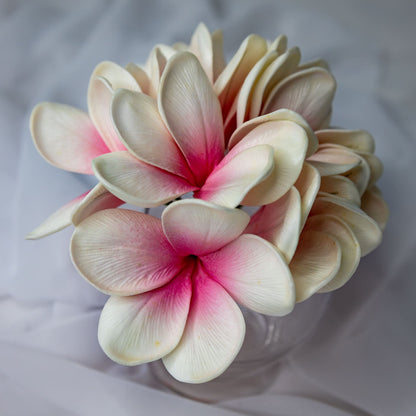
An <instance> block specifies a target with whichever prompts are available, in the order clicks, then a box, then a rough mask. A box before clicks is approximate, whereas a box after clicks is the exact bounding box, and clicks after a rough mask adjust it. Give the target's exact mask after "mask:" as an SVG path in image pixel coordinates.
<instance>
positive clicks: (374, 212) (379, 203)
mask: <svg viewBox="0 0 416 416" xmlns="http://www.w3.org/2000/svg"><path fill="white" fill-rule="evenodd" d="M361 209H362V210H363V211H364V212H365V213H366V214H367V215H369V216H370V217H371V218H373V220H375V221H376V222H377V224H378V225H379V227H380V228H381V229H382V230H384V229H385V228H386V224H387V220H388V218H389V207H388V206H387V204H386V202H385V201H384V199H383V197H382V195H381V193H380V191H379V189H378V188H377V187H376V186H373V187H372V188H371V189H369V190H368V191H366V192H364V194H363V197H362V199H361Z"/></svg>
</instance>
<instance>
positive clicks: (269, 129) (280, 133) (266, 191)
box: [227, 120, 308, 206]
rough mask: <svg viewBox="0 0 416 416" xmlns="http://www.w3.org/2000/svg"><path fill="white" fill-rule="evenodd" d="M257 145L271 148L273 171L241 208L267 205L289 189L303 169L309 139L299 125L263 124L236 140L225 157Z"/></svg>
mask: <svg viewBox="0 0 416 416" xmlns="http://www.w3.org/2000/svg"><path fill="white" fill-rule="evenodd" d="M260 144H268V145H270V146H272V147H273V149H274V168H273V170H272V172H271V173H270V175H269V176H268V177H267V178H266V179H265V180H264V181H262V182H261V183H259V184H258V185H257V186H255V187H254V188H253V189H252V190H251V191H249V193H248V194H247V195H246V197H245V198H244V200H243V201H242V204H243V205H251V206H260V205H266V204H270V203H272V202H274V201H276V200H277V199H278V198H280V197H281V196H283V195H284V194H285V193H286V192H287V191H288V190H289V189H290V188H291V187H292V185H293V184H294V183H295V182H296V180H297V178H298V176H299V174H300V172H301V170H302V166H303V161H304V158H305V154H306V150H307V147H308V137H307V134H306V132H305V130H304V129H303V128H302V127H301V126H299V125H298V124H296V123H293V122H291V121H287V120H284V121H269V122H264V123H262V124H260V125H258V126H256V127H255V128H254V129H252V130H251V131H250V132H249V133H248V134H247V135H246V136H245V137H244V139H242V140H241V141H239V142H238V143H237V144H236V145H235V146H234V147H233V148H232V149H231V150H230V152H229V153H228V155H227V157H228V158H231V157H233V156H234V155H235V154H236V153H239V152H241V151H243V150H245V149H248V148H250V147H253V146H257V145H260Z"/></svg>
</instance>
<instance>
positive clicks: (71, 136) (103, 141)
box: [26, 62, 141, 239]
mask: <svg viewBox="0 0 416 416" xmlns="http://www.w3.org/2000/svg"><path fill="white" fill-rule="evenodd" d="M117 88H127V89H129V90H132V91H141V89H140V87H139V85H138V84H137V82H136V81H135V79H134V78H133V77H132V76H131V75H130V73H129V72H128V71H127V70H125V69H124V68H122V67H120V66H118V65H117V64H115V63H112V62H102V63H100V64H99V65H97V67H96V68H95V70H94V72H93V74H92V76H91V79H90V83H89V87H88V110H89V114H86V113H85V112H83V111H81V110H79V109H77V108H74V107H71V106H67V105H63V104H58V103H48V102H44V103H40V104H38V105H37V106H36V107H35V108H34V109H33V112H32V115H31V118H30V129H31V133H32V137H33V141H34V143H35V146H36V148H37V150H38V151H39V153H40V154H41V155H42V156H43V157H44V159H46V161H47V162H49V163H51V164H52V165H54V166H56V167H58V168H60V169H64V170H67V171H70V172H76V173H82V174H87V175H91V174H93V171H92V165H91V162H92V160H93V159H94V158H95V157H97V156H99V155H102V154H104V153H108V152H114V151H119V150H124V149H125V148H124V146H123V144H122V143H121V142H120V140H119V139H118V137H117V134H116V132H115V130H114V127H113V126H112V121H111V117H110V102H111V98H112V95H113V92H114V90H115V89H117ZM122 203H123V201H120V200H119V199H118V198H116V197H115V196H114V195H112V194H110V193H109V192H108V191H107V190H106V189H105V188H104V187H103V186H102V185H101V184H98V185H97V186H96V187H95V188H94V189H93V190H91V191H89V192H86V193H84V194H82V195H80V196H78V197H76V198H75V199H73V200H72V201H70V202H69V203H67V204H66V205H64V206H63V207H62V208H60V209H59V210H58V211H56V212H55V213H54V214H52V215H51V216H50V217H49V218H48V219H47V220H46V221H44V222H43V223H42V224H41V225H40V226H39V227H37V228H36V229H35V230H33V231H32V232H31V233H30V234H28V235H27V236H26V238H28V239H35V238H40V237H44V236H46V235H49V234H51V233H54V232H56V231H59V230H61V229H62V228H65V227H66V226H68V225H70V224H71V223H72V222H75V223H78V222H80V221H81V220H82V219H83V218H84V217H85V216H86V215H89V214H91V213H93V212H95V211H97V210H99V209H104V208H112V207H116V206H119V205H120V204H122Z"/></svg>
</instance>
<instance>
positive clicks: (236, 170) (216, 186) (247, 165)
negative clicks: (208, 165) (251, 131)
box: [194, 145, 274, 208]
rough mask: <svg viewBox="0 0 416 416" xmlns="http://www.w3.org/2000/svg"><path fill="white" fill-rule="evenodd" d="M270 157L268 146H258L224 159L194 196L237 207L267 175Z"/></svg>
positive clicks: (271, 154)
mask: <svg viewBox="0 0 416 416" xmlns="http://www.w3.org/2000/svg"><path fill="white" fill-rule="evenodd" d="M273 153H274V152H273V148H272V147H271V146H269V145H259V146H253V147H251V148H248V149H246V150H243V151H242V152H240V153H237V155H234V157H232V158H227V157H226V158H224V159H223V162H221V163H220V164H219V165H218V166H217V167H216V168H215V169H214V171H213V172H212V173H211V175H210V176H209V177H208V179H207V180H206V182H205V184H204V185H203V186H202V188H201V189H200V190H199V191H197V192H195V194H194V196H195V197H196V198H201V199H204V200H206V201H210V202H212V203H214V204H218V205H221V206H224V207H228V208H234V207H236V206H237V205H238V204H240V202H241V201H242V200H243V198H244V197H245V196H246V194H247V192H249V191H250V189H252V188H253V187H254V186H256V185H257V184H258V183H260V182H261V181H263V180H264V179H265V178H266V177H267V176H268V175H269V174H270V172H271V171H272V169H273V164H274V159H273Z"/></svg>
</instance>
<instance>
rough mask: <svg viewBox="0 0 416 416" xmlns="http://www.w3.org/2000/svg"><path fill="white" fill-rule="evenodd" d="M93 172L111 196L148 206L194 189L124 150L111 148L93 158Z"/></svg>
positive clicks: (164, 201)
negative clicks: (108, 151)
mask: <svg viewBox="0 0 416 416" xmlns="http://www.w3.org/2000/svg"><path fill="white" fill-rule="evenodd" d="M93 168H94V173H95V176H96V177H97V178H98V179H99V180H100V182H101V183H102V184H103V185H104V186H105V187H106V188H107V189H108V190H109V191H110V192H111V193H112V194H113V195H115V196H117V197H118V198H120V199H121V200H123V201H125V202H127V203H129V204H133V205H137V206H139V207H144V208H151V207H157V206H159V205H162V204H165V203H166V202H169V201H173V200H174V199H175V198H177V197H178V196H181V195H184V194H186V193H187V192H191V191H194V190H195V189H196V188H195V186H193V185H191V184H189V183H188V182H187V181H185V180H184V179H183V178H180V177H179V176H176V175H173V174H171V173H169V172H166V171H164V170H162V169H158V168H156V167H154V166H151V165H148V164H147V163H145V162H142V161H140V160H139V159H136V158H135V157H134V156H131V155H130V154H129V153H128V152H113V153H109V154H107V155H103V156H100V157H97V158H96V159H94V161H93Z"/></svg>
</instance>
